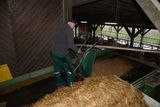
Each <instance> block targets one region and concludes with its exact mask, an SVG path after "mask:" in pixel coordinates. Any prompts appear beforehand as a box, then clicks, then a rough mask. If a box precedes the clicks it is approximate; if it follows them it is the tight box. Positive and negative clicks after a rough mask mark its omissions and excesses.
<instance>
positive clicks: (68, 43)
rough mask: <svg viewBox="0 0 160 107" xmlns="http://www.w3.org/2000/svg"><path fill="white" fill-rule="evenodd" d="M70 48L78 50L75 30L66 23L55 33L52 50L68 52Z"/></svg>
mask: <svg viewBox="0 0 160 107" xmlns="http://www.w3.org/2000/svg"><path fill="white" fill-rule="evenodd" d="M69 48H71V49H73V50H76V46H75V44H74V35H73V30H72V29H71V28H70V27H69V26H68V24H64V25H62V26H61V27H60V29H59V30H57V32H56V33H55V35H54V39H53V44H52V51H53V52H64V53H68V49H69Z"/></svg>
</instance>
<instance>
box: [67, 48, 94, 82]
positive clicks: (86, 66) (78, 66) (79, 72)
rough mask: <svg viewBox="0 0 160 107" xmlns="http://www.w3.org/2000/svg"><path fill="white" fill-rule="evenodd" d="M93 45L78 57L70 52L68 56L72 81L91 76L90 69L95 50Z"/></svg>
mask: <svg viewBox="0 0 160 107" xmlns="http://www.w3.org/2000/svg"><path fill="white" fill-rule="evenodd" d="M94 46H95V45H93V46H92V47H90V48H88V49H87V48H86V49H85V50H83V53H82V54H81V55H78V54H77V53H75V52H74V51H73V50H70V54H71V55H70V56H71V58H72V64H73V72H72V73H73V79H74V81H80V80H83V79H84V78H85V77H89V76H90V75H91V74H92V68H93V65H94V62H95V59H96V53H97V49H95V48H94Z"/></svg>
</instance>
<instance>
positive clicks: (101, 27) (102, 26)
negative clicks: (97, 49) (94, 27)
mask: <svg viewBox="0 0 160 107" xmlns="http://www.w3.org/2000/svg"><path fill="white" fill-rule="evenodd" d="M104 26H105V25H100V26H99V27H100V29H101V36H102V31H103V28H104ZM103 38H104V37H103Z"/></svg>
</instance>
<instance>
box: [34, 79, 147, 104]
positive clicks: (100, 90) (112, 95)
mask: <svg viewBox="0 0 160 107" xmlns="http://www.w3.org/2000/svg"><path fill="white" fill-rule="evenodd" d="M32 107H148V106H147V104H146V102H145V101H144V100H143V95H142V93H141V92H140V91H138V90H137V89H135V88H134V87H133V86H132V85H130V84H129V83H127V82H125V81H122V80H120V79H119V78H118V77H115V76H99V77H90V78H87V79H86V80H85V81H82V82H79V83H75V84H74V85H73V87H71V88H70V87H65V88H60V89H58V90H57V91H55V92H53V93H52V94H48V95H46V96H45V97H44V98H42V99H40V100H39V101H38V102H36V103H35V104H32Z"/></svg>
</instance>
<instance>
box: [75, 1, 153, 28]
mask: <svg viewBox="0 0 160 107" xmlns="http://www.w3.org/2000/svg"><path fill="white" fill-rule="evenodd" d="M72 9H73V17H74V18H75V19H76V20H78V21H88V22H89V23H104V22H115V23H118V25H121V26H135V27H144V28H155V27H154V25H153V24H152V22H151V21H150V20H149V18H148V17H147V16H146V14H145V13H144V12H143V10H142V9H141V8H140V7H139V5H138V4H137V3H136V1H135V0H73V8H72Z"/></svg>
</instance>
